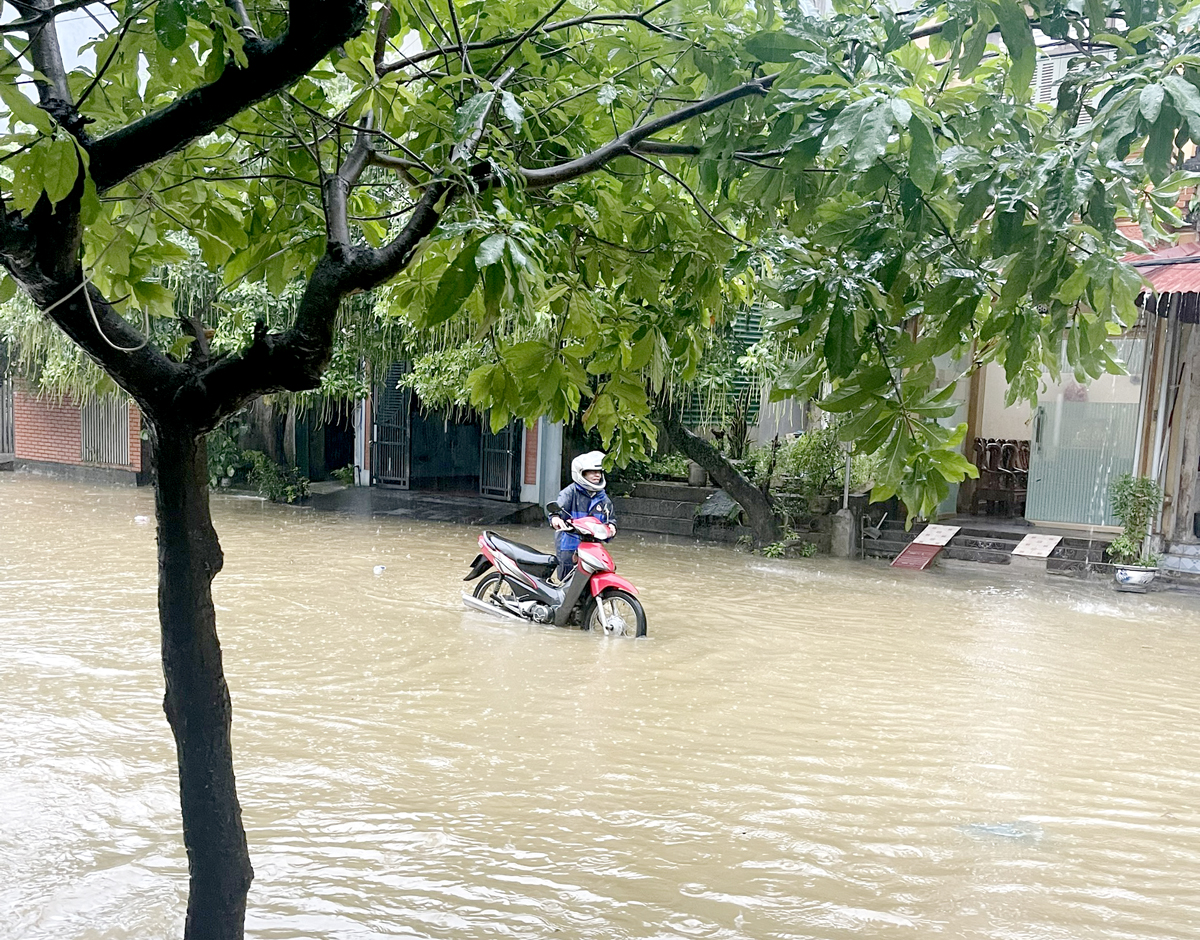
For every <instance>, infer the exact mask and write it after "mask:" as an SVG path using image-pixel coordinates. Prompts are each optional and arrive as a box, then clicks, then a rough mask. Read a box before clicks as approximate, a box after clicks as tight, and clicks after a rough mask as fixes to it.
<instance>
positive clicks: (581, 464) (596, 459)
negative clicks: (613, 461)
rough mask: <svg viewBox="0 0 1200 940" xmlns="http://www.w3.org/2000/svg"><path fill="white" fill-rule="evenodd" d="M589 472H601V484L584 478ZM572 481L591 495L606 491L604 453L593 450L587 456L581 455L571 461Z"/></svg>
mask: <svg viewBox="0 0 1200 940" xmlns="http://www.w3.org/2000/svg"><path fill="white" fill-rule="evenodd" d="M589 470H599V471H600V482H599V483H593V482H592V481H591V480H589V479H588V478H587V477H585V476H584V473H586V472H587V471H589ZM571 479H572V480H574V481H575V482H576V483H578V484H579V485H580V486H582V487H583V488H584V489H585V490H587V491H588V492H589V493H599V492H600V491H601V490H602V489H604V484H605V482H606V481H605V479H604V451H602V450H593V451H590V452H589V453H586V454H580V455H579V456H578V457H576V458H575V459H574V460H572V461H571Z"/></svg>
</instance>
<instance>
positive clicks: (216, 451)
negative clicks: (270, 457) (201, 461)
mask: <svg viewBox="0 0 1200 940" xmlns="http://www.w3.org/2000/svg"><path fill="white" fill-rule="evenodd" d="M205 444H206V446H207V448H208V485H209V486H219V485H220V483H221V480H222V479H225V478H228V479H230V480H236V479H238V478H239V477H240V478H242V479H245V476H246V471H247V470H249V469H250V462H249V461H248V460H246V457H245V455H244V454H243V453H242V449H241V448H240V447H238V445H237V442H236V441H235V440H234V439H233V436H232V435H231V434H230V433H229V432H228V431H226V430H225V429H224V428H217V429H216V430H215V431H211V432H209V435H208V438H207V440H206V441H205Z"/></svg>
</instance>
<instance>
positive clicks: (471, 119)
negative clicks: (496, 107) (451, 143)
mask: <svg viewBox="0 0 1200 940" xmlns="http://www.w3.org/2000/svg"><path fill="white" fill-rule="evenodd" d="M495 100H496V93H495V92H494V91H481V92H480V93H479V94H477V95H472V96H471V97H470V98H468V99H467V100H466V101H465V102H463V105H462V107H461V108H459V109H458V110H457V111H455V112H454V140H455V142H456V143H460V144H461V143H462V142H463V141H465V140H466V139H467V138H468V137H469V136H471V134H472V133H473V132H474V131H475V129H476V128H477V127H479V125H480V124H481V123H482V121H483V119H484V116H485V115H486V114H487V113H488V111H489V110H490V109H491V107H492V102H493V101H495Z"/></svg>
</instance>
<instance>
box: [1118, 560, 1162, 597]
mask: <svg viewBox="0 0 1200 940" xmlns="http://www.w3.org/2000/svg"><path fill="white" fill-rule="evenodd" d="M1156 574H1158V569H1157V568H1143V567H1140V566H1138V565H1116V566H1114V568H1113V582H1114V584H1115V585H1116V588H1117V590H1118V591H1125V592H1127V593H1129V594H1145V593H1146V588H1147V587H1148V586H1149V585H1150V582H1151V581H1153V580H1154V576H1155V575H1156Z"/></svg>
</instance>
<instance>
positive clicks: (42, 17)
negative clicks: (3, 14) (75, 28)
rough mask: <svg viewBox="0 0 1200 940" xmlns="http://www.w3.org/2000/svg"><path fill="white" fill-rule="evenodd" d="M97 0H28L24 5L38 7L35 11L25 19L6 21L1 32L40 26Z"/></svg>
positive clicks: (0, 29) (25, 29)
mask: <svg viewBox="0 0 1200 940" xmlns="http://www.w3.org/2000/svg"><path fill="white" fill-rule="evenodd" d="M96 2H97V0H66V2H64V3H58V4H53V5H51V4H41V3H36V2H34V0H28V2H27V3H25V4H21V5H22V6H33V7H36V8H37V11H36V12H35V13H31V14H29V15H28V16H26V17H24V18H23V19H19V20H13V21H12V22H10V23H5V24H3V25H2V26H0V32H4V33H8V32H15V31H18V30H23V31H29V30H31V29H35V28H37V27H38V26H40V25H41V24H42V23H47V22H49V21H51V20H53V19H54V18H55V17H56V16H62V15H63V14H64V13H70V12H72V11H73V10H79V9H82V8H83V7H86V6H91V5H92V4H94V3H96Z"/></svg>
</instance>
